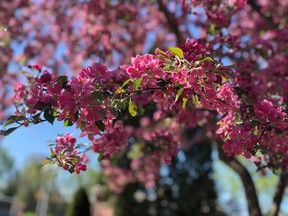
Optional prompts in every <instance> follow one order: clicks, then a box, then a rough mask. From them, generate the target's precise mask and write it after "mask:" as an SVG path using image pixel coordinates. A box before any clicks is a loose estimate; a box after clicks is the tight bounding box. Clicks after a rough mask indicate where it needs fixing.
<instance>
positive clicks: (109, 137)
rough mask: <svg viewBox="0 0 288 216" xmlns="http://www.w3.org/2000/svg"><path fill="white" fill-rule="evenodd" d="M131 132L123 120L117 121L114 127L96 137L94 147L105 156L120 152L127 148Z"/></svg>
mask: <svg viewBox="0 0 288 216" xmlns="http://www.w3.org/2000/svg"><path fill="white" fill-rule="evenodd" d="M128 135H129V133H128V131H127V130H125V127H124V126H123V124H122V122H121V121H117V122H116V123H115V125H114V127H113V128H110V129H108V130H106V131H105V132H104V133H103V134H102V135H101V136H99V137H96V138H94V140H93V142H92V148H93V150H94V151H95V152H99V153H101V154H102V155H103V156H104V158H109V157H110V156H111V155H114V154H117V153H119V152H120V151H121V150H123V149H125V148H127V141H128V137H129V136H128Z"/></svg>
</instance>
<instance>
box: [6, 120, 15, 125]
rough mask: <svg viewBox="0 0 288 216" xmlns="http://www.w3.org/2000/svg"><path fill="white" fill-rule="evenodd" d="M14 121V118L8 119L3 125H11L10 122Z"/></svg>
mask: <svg viewBox="0 0 288 216" xmlns="http://www.w3.org/2000/svg"><path fill="white" fill-rule="evenodd" d="M14 123H15V120H12V119H10V120H8V121H6V123H5V124H4V126H8V125H11V124H14Z"/></svg>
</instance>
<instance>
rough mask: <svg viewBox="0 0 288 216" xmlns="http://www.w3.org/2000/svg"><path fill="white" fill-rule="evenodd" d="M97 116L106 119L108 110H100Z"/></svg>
mask: <svg viewBox="0 0 288 216" xmlns="http://www.w3.org/2000/svg"><path fill="white" fill-rule="evenodd" d="M97 114H98V115H99V116H100V117H101V118H105V117H106V110H105V109H102V110H98V111H97Z"/></svg>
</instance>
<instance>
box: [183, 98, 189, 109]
mask: <svg viewBox="0 0 288 216" xmlns="http://www.w3.org/2000/svg"><path fill="white" fill-rule="evenodd" d="M182 101H183V104H182V108H183V109H185V108H186V105H187V101H188V99H187V98H182Z"/></svg>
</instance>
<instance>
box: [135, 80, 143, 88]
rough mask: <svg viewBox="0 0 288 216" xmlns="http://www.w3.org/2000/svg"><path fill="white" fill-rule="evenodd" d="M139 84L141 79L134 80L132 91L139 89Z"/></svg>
mask: <svg viewBox="0 0 288 216" xmlns="http://www.w3.org/2000/svg"><path fill="white" fill-rule="evenodd" d="M141 82H142V78H138V79H136V80H134V89H135V90H138V89H139V86H140V84H141Z"/></svg>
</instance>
